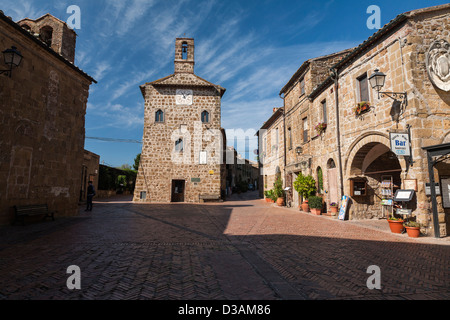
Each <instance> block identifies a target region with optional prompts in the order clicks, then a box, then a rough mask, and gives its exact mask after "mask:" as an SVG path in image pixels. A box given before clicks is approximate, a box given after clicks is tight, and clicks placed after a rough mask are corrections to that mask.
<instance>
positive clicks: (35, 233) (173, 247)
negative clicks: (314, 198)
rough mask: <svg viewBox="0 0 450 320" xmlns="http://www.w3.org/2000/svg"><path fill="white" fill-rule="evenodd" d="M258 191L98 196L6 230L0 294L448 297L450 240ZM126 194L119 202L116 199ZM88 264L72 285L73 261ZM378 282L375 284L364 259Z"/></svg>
mask: <svg viewBox="0 0 450 320" xmlns="http://www.w3.org/2000/svg"><path fill="white" fill-rule="evenodd" d="M254 196H255V193H247V194H245V195H235V196H233V198H232V199H231V200H232V201H227V202H224V203H219V204H217V203H215V204H205V205H189V204H173V205H167V204H154V205H137V204H132V203H131V202H129V201H126V200H127V199H125V198H121V199H115V200H114V199H113V200H108V201H103V202H96V203H95V204H94V211H93V212H92V213H90V212H89V213H86V212H84V211H83V209H84V208H82V207H80V214H79V216H78V217H75V218H59V219H57V220H56V221H55V222H42V223H35V224H28V225H26V226H25V227H24V226H14V227H13V226H6V227H1V228H0V299H2V300H4V299H8V300H12V299H14V300H16V299H20V300H22V299H32V300H42V299H55V300H76V299H95V300H100V299H102V300H104V299H107V300H119V299H120V300H122V299H133V300H135V299H152V300H325V299H339V300H345V299H348V300H360V299H365V300H366V299H389V300H390V299H414V300H415V299H427V300H428V299H441V300H442V299H445V300H446V299H449V298H450V289H449V288H450V270H449V257H450V241H449V239H448V238H444V239H432V238H429V237H422V238H419V239H410V238H408V237H407V236H406V235H394V234H392V233H390V232H389V231H388V230H387V222H386V221H378V220H377V221H372V220H371V221H365V222H352V221H346V222H342V221H337V220H335V219H332V218H330V217H326V216H313V215H311V214H308V213H302V212H299V211H298V210H294V209H287V208H278V207H275V206H274V205H272V204H268V203H266V202H264V201H263V200H259V199H254V198H253V199H252V197H254ZM119 200H121V201H119ZM71 265H77V266H79V267H80V269H81V290H73V291H71V290H69V289H68V288H67V286H66V281H67V279H68V277H69V276H70V274H67V268H68V267H69V266H71ZM372 265H376V266H379V267H380V269H381V286H382V288H381V290H369V289H368V288H367V280H368V278H369V277H370V276H371V274H368V273H367V269H368V267H369V266H372Z"/></svg>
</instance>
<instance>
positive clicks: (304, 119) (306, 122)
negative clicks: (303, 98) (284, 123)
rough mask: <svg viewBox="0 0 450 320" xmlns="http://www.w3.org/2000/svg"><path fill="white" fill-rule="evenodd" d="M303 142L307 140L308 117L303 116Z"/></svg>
mask: <svg viewBox="0 0 450 320" xmlns="http://www.w3.org/2000/svg"><path fill="white" fill-rule="evenodd" d="M303 142H308V118H303Z"/></svg>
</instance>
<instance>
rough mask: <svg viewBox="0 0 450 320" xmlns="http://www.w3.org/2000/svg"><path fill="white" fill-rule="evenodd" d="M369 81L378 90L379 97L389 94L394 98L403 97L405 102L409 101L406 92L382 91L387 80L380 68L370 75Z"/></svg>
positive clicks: (388, 95)
mask: <svg viewBox="0 0 450 320" xmlns="http://www.w3.org/2000/svg"><path fill="white" fill-rule="evenodd" d="M369 82H370V86H371V87H372V89H375V90H377V92H378V99H380V98H383V97H384V96H387V97H389V98H391V99H393V100H397V99H401V100H403V101H404V102H405V103H407V94H406V92H381V89H382V88H383V87H384V84H385V82H386V75H385V74H384V73H383V72H380V70H378V69H376V70H375V73H373V74H372V75H371V76H370V77H369Z"/></svg>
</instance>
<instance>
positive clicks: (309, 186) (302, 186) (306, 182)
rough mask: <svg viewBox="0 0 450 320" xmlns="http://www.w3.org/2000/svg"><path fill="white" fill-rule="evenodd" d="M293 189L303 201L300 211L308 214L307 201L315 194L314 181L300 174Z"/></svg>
mask: <svg viewBox="0 0 450 320" xmlns="http://www.w3.org/2000/svg"><path fill="white" fill-rule="evenodd" d="M294 189H295V191H297V192H298V194H299V195H300V196H301V197H302V198H303V199H304V201H303V203H302V211H304V212H309V205H308V199H309V197H311V196H314V195H315V194H316V181H315V180H314V178H313V177H311V176H304V175H303V174H302V173H300V174H299V175H298V177H297V179H296V180H295V181H294Z"/></svg>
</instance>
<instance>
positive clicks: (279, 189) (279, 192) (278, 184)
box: [273, 177, 284, 198]
mask: <svg viewBox="0 0 450 320" xmlns="http://www.w3.org/2000/svg"><path fill="white" fill-rule="evenodd" d="M273 194H274V197H276V198H283V197H284V189H283V180H282V179H281V177H279V178H278V179H277V180H276V181H275V183H274V184H273Z"/></svg>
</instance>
